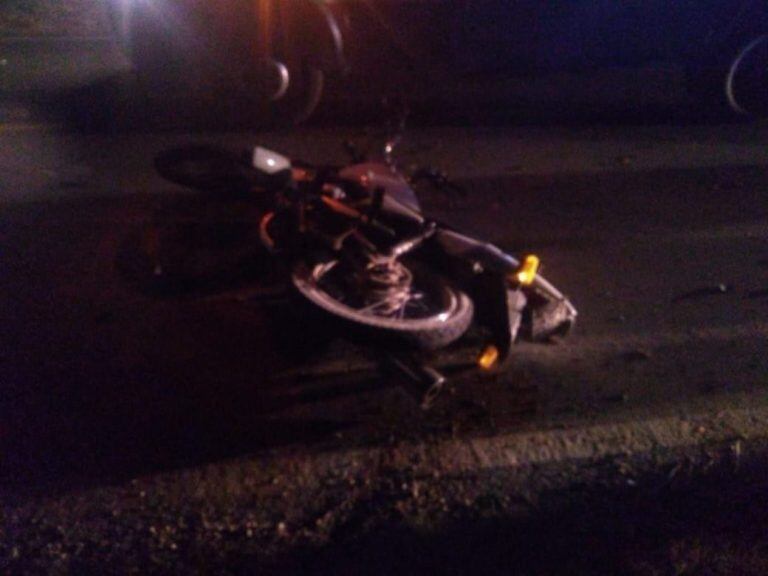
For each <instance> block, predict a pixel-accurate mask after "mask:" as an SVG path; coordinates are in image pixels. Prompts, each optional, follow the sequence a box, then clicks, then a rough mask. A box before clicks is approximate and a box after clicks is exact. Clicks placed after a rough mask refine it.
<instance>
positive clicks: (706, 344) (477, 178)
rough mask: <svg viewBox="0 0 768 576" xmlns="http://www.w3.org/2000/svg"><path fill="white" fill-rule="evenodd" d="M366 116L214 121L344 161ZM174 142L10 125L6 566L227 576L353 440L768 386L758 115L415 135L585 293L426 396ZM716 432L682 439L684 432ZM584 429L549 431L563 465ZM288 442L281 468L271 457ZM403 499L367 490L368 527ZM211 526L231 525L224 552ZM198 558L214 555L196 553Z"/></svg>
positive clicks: (724, 400) (459, 211)
mask: <svg viewBox="0 0 768 576" xmlns="http://www.w3.org/2000/svg"><path fill="white" fill-rule="evenodd" d="M349 135H350V134H347V133H345V134H341V133H339V132H336V131H326V132H318V131H309V132H305V133H301V134H293V135H285V134H274V133H273V134H264V135H254V136H250V135H249V136H244V135H235V136H215V137H211V138H210V139H212V140H215V141H223V142H226V143H230V144H232V145H234V146H238V145H242V144H243V143H246V142H250V141H253V142H264V143H268V144H270V145H273V146H278V147H279V148H281V149H282V150H284V151H286V152H288V153H295V154H297V155H300V156H303V157H305V158H308V159H310V160H312V161H323V160H326V161H334V160H335V161H338V160H339V159H340V152H338V149H339V148H340V147H336V146H335V145H334V144H333V143H334V142H341V141H342V140H343V138H344V137H347V136H349ZM351 135H352V136H355V135H358V136H359V134H354V133H353V134H351ZM195 139H196V140H200V139H201V138H200V137H199V136H197V137H195ZM204 139H205V138H204ZM185 140H187V138H185V137H183V136H162V137H160V136H130V137H124V138H109V137H104V136H98V137H83V136H66V135H60V134H58V133H56V132H48V131H46V130H45V129H30V128H29V127H16V128H13V127H11V128H8V127H6V128H5V130H4V131H3V132H2V133H0V146H2V148H0V167H1V168H2V171H3V173H4V174H5V175H6V176H4V178H3V181H2V183H0V196H1V200H2V203H3V204H2V211H1V212H0V237H2V251H0V269H2V270H3V273H2V275H0V294H1V296H0V316H2V326H3V328H2V329H1V330H0V354H2V379H1V381H0V386H1V387H2V388H1V389H0V395H1V396H2V398H3V401H2V403H0V423H1V424H0V426H1V428H0V451H1V453H2V468H1V469H0V481H1V482H2V484H0V490H2V495H3V500H2V501H3V503H4V512H5V517H6V519H7V525H6V529H5V530H6V531H5V538H4V540H5V541H6V544H5V545H4V546H3V547H2V549H0V554H3V555H4V556H5V561H6V563H7V566H9V567H10V569H15V570H22V569H24V568H25V567H27V568H28V567H31V566H34V567H36V568H37V569H40V570H41V571H46V567H51V566H53V567H56V569H57V570H63V571H66V570H77V569H78V567H85V568H89V569H94V566H97V565H98V562H102V561H106V562H113V563H115V565H123V566H125V565H128V564H130V565H131V566H133V567H134V568H136V569H137V570H140V569H141V568H142V567H145V566H147V565H154V566H155V568H160V569H163V567H165V569H167V570H170V571H174V570H176V569H178V570H181V568H179V566H182V567H183V566H189V565H191V566H197V567H198V568H199V569H201V570H203V571H205V569H206V567H207V568H209V569H214V568H211V567H218V568H221V566H227V567H228V568H230V569H232V570H233V571H234V572H237V566H240V565H239V564H237V562H240V561H241V560H242V558H243V556H242V554H241V553H242V551H243V550H246V549H248V550H249V552H248V554H251V555H258V554H262V553H265V552H264V550H271V549H273V548H270V547H274V546H276V544H275V542H278V543H280V542H282V543H283V544H285V543H287V542H289V541H291V538H290V537H289V536H292V535H293V526H294V525H299V524H302V522H305V520H306V518H305V516H306V515H307V514H309V516H310V517H311V518H313V520H311V522H310V521H309V520H306V522H309V523H311V524H313V526H314V529H316V531H318V532H322V531H323V529H324V526H325V525H324V524H323V522H326V523H330V524H333V522H334V520H333V518H334V517H335V516H334V514H336V513H337V512H338V511H339V510H344V505H343V500H344V495H343V493H344V492H345V491H350V492H354V491H355V490H356V489H357V488H355V482H363V483H364V480H360V478H359V477H355V478H357V479H355V478H352V479H351V480H350V481H351V482H352V483H351V484H349V485H348V486H347V485H346V484H345V482H346V481H347V479H346V476H345V475H344V468H343V467H344V466H345V464H344V462H345V461H344V460H343V459H342V460H341V461H339V460H333V459H334V458H337V457H338V456H334V455H338V454H340V453H344V454H349V453H355V454H366V453H367V452H368V451H370V450H379V449H383V448H382V447H384V448H386V447H392V446H395V447H397V446H403V445H407V446H410V447H412V448H411V449H412V450H415V451H416V452H418V449H419V448H418V447H419V446H424V445H434V444H435V443H450V442H453V441H462V442H470V443H472V442H475V441H476V440H477V439H493V438H495V437H501V436H505V437H510V436H509V435H510V434H511V435H515V434H518V435H519V434H532V435H535V434H541V435H542V438H545V437H546V435H547V434H550V433H551V432H553V431H557V430H568V429H569V428H570V427H572V426H574V427H575V426H584V425H585V424H587V425H595V426H598V425H602V424H604V423H611V424H612V425H616V426H618V427H619V428H618V430H621V426H622V424H623V423H625V422H637V421H643V420H648V419H649V418H662V419H663V418H664V417H665V416H668V415H680V414H687V413H688V412H695V411H696V410H698V409H699V408H700V407H701V406H706V410H707V411H708V413H713V414H716V413H718V411H720V412H722V411H725V410H729V409H731V408H732V407H733V406H735V405H738V406H746V407H750V406H762V405H763V404H764V402H765V393H764V385H765V383H766V381H768V354H766V340H767V339H768V322H766V307H767V306H768V248H766V239H767V238H768V224H767V222H768V202H766V198H765V189H766V184H768V173H767V172H766V164H768V156H766V155H765V153H764V150H765V144H766V141H768V132H766V131H765V129H764V128H763V127H761V126H746V125H731V126H724V127H699V128H697V127H687V128H656V129H649V128H645V129H631V128H627V129H589V130H571V131H569V130H557V129H552V130H546V131H543V130H531V129H528V130H515V129H498V130H478V131H472V130H467V129H455V130H443V131H441V130H432V131H428V132H419V131H415V132H414V133H413V134H412V135H411V137H410V140H409V142H408V143H407V144H406V145H405V146H404V151H403V159H404V162H412V161H428V162H430V163H433V164H436V165H438V166H441V167H445V168H446V169H447V170H448V171H449V172H450V173H451V174H453V175H454V176H455V177H456V178H457V179H459V180H460V181H461V182H462V183H463V184H465V185H466V188H467V190H468V193H467V194H466V195H454V196H446V195H444V194H443V193H438V192H433V193H430V194H428V195H426V196H425V198H424V204H425V209H426V210H427V211H428V212H430V213H431V214H433V215H435V216H438V217H440V218H442V219H445V220H447V221H449V222H450V223H452V224H453V225H455V226H458V227H460V228H462V229H465V230H467V231H469V232H473V233H476V234H478V235H480V236H482V237H485V238H487V239H488V240H491V241H494V242H496V243H498V244H499V245H500V246H503V247H505V248H507V249H509V250H511V251H513V252H516V253H524V252H529V251H533V252H536V253H537V254H539V255H540V256H541V258H542V261H543V262H544V265H545V270H546V272H545V273H546V275H547V276H548V278H549V279H550V280H552V281H553V282H554V283H555V284H556V285H557V286H558V287H560V288H562V289H563V291H564V292H566V293H567V294H568V295H569V296H570V297H571V299H572V300H573V302H574V303H575V304H576V306H577V307H578V308H579V311H580V318H579V325H578V329H577V331H576V333H575V334H574V335H573V337H572V338H569V339H568V340H564V341H561V342H558V343H556V344H552V345H521V346H520V347H519V349H518V350H517V352H516V354H515V357H514V360H513V363H512V365H511V366H510V368H509V370H508V371H506V372H505V373H504V374H502V375H498V376H484V377H483V376H480V375H477V374H476V373H474V372H472V371H470V372H466V373H465V372H461V371H457V370H454V372H456V373H455V374H454V378H453V379H452V380H451V387H450V389H449V390H448V391H447V392H446V393H445V394H444V395H443V396H442V397H441V398H440V399H439V401H438V403H437V405H436V407H435V408H434V409H433V410H432V411H431V412H429V413H423V412H421V411H420V410H419V408H418V406H417V403H416V402H415V400H414V398H413V396H412V394H410V393H409V392H408V391H407V389H406V387H403V386H402V384H403V383H402V382H400V381H398V380H397V379H396V378H395V379H393V378H387V377H383V376H381V375H380V374H378V373H377V372H376V371H375V370H373V367H374V364H375V359H376V353H375V351H372V350H370V349H368V348H365V347H362V346H358V345H357V344H355V343H350V342H348V341H345V340H344V338H343V334H328V332H327V331H326V330H324V326H323V325H321V324H316V323H313V317H312V315H311V314H308V313H307V312H306V311H305V310H304V309H303V308H301V307H300V306H297V305H296V303H295V302H294V301H291V300H285V299H283V298H282V297H281V288H282V282H283V280H282V278H283V277H282V275H281V272H282V271H281V270H280V267H279V264H277V263H275V262H274V261H272V260H270V259H269V258H268V257H267V256H266V255H265V254H263V253H262V252H261V250H259V249H258V246H257V242H256V240H257V238H256V230H255V224H256V222H257V217H258V214H259V213H260V207H259V202H258V201H252V200H249V199H220V198H211V197H205V196H202V195H197V194H192V193H188V192H185V191H183V190H181V189H179V188H177V187H175V186H173V185H170V184H166V183H163V182H162V181H160V180H159V179H158V178H157V177H156V176H154V175H153V174H152V171H151V161H152V157H153V155H154V154H156V153H157V152H158V151H160V150H162V149H164V148H166V147H168V146H170V145H172V144H174V143H178V142H183V141H185ZM476 349H477V343H476V342H472V341H471V339H470V341H469V342H465V343H463V344H462V345H461V346H459V347H457V349H456V350H455V351H453V352H451V353H450V354H449V355H448V356H447V357H446V359H445V362H447V363H448V364H452V365H453V366H454V368H455V366H456V365H457V364H460V363H461V362H462V361H464V360H465V359H467V358H471V357H472V356H473V354H474V353H475V350H476ZM454 372H452V374H453V373H454ZM627 430H629V428H628V429H627ZM686 430H687V429H686ZM700 433H701V431H697V428H696V427H695V426H693V427H691V429H690V430H689V431H685V432H683V435H684V436H686V437H687V436H690V437H691V438H693V440H691V443H692V444H695V443H696V442H697V441H696V439H695V437H696V435H697V434H700ZM617 434H618V436H619V437H621V432H617ZM631 441H632V433H631V432H627V434H626V439H624V440H621V438H619V440H617V442H618V443H619V444H621V443H622V442H625V443H626V444H627V445H629V444H630V443H631ZM542 442H545V443H546V441H545V440H542ZM567 449H568V446H565V445H563V446H559V447H558V446H557V445H554V447H551V450H552V454H551V456H552V458H555V457H556V456H557V454H558V453H559V451H563V450H567ZM601 450H602V448H601V445H600V444H599V443H596V444H595V447H594V451H593V452H594V453H593V456H592V457H593V458H599V457H600V454H601ZM628 450H629V448H628ZM350 451H352V452H350ZM355 451H357V452H355ZM281 458H282V459H287V460H280V459H281ZM361 458H363V460H364V457H361ZM478 458H479V460H480V461H482V460H483V458H484V456H483V455H481V456H480V457H478ZM324 459H327V460H328V461H329V462H333V463H334V464H333V466H331V465H330V464H328V465H327V466H330V467H331V468H333V467H334V466H340V467H342V468H340V469H337V470H336V471H335V472H334V474H337V476H338V479H339V482H340V483H341V487H340V486H339V482H337V483H336V484H334V486H335V487H334V488H333V489H327V490H325V491H323V490H319V491H317V490H315V489H312V490H310V489H309V488H307V487H305V488H306V489H305V490H302V489H301V485H302V482H304V483H306V484H307V486H309V484H311V483H312V481H311V480H309V479H308V478H310V477H312V476H313V470H314V468H313V467H322V465H321V464H319V463H320V462H323V461H324ZM277 460H280V461H282V462H283V465H284V466H287V467H288V468H280V470H282V472H275V468H274V465H273V464H269V463H270V462H275V461H277ZM285 462H288V464H285ZM346 465H348V466H349V469H350V470H353V469H354V470H357V471H360V466H359V465H357V464H355V463H349V462H347V464H346ZM378 466H379V468H377V469H378V470H379V472H380V475H379V476H380V477H385V476H387V472H386V466H384V465H383V464H382V463H381V462H379V464H378ZM382 466H384V468H383V470H384V471H383V472H381V470H382V468H381V467H382ZM328 469H330V468H328ZM285 470H289V471H291V472H288V473H287V475H288V476H289V478H288V479H287V480H286V479H285V474H286V472H285ZM327 471H328V470H326V472H327ZM328 473H329V474H330V472H328ZM443 473H445V471H444V470H441V469H440V466H436V467H435V468H434V469H433V470H431V471H430V475H432V474H433V475H434V477H435V478H439V477H440V475H441V474H443ZM390 476H391V478H389V479H388V480H387V481H388V482H396V479H397V478H398V477H397V475H396V474H394V473H393V474H390ZM393 478H395V479H394V480H393ZM498 478H501V476H499V477H498ZM498 478H497V479H496V480H494V482H501V480H499V479H498ZM281 482H283V483H284V484H281ZM297 483H298V484H297ZM284 485H290V486H291V488H287V487H286V488H285V490H284V491H283V489H282V486H284ZM297 486H298V487H297ZM344 486H347V487H346V488H344ZM358 488H359V485H358ZM413 490H414V488H413V486H412V485H410V484H409V485H408V489H407V491H408V492H409V493H410V492H412V491H413ZM416 490H417V491H418V489H416ZM310 494H312V495H314V497H315V498H319V499H317V500H314V501H310V500H307V499H308V498H309V495H310ZM318 494H319V495H322V497H320V496H318ZM195 495H197V496H195ZM417 496H418V495H416V496H414V498H416V497H417ZM323 498H326V500H323ZM148 499H149V500H151V501H148ZM153 499H154V500H153ZM340 502H341V503H340ZM473 502H475V501H473ZM470 504H471V503H470ZM470 504H467V505H468V506H470V507H471V506H472V505H474V504H471V505H470ZM397 505H398V504H397V503H393V502H389V501H387V502H384V503H380V504H377V505H376V506H374V505H371V506H372V508H370V509H366V508H363V509H362V510H357V509H356V511H355V514H357V516H355V519H354V522H355V523H357V524H356V525H360V524H361V523H362V524H363V525H364V523H365V522H364V521H363V520H361V519H360V517H359V516H360V515H361V514H362V515H363V516H365V514H370V515H371V516H373V515H375V510H378V509H379V507H383V508H387V509H389V508H391V507H393V506H395V507H396V506H397ZM444 505H445V503H444V502H443V503H441V502H440V501H439V500H438V501H430V502H429V503H428V504H425V505H424V506H423V507H422V508H419V507H418V506H416V508H415V509H414V510H412V512H413V515H414V516H413V517H418V514H419V513H420V514H422V515H426V516H429V515H430V514H432V512H431V511H432V510H438V509H441V507H442V506H444ZM417 509H419V510H421V512H418V513H417ZM334 510H335V511H336V512H334V513H332V511H334ZM366 510H367V512H366ZM182 511H183V513H182ZM224 511H228V512H224ZM308 511H311V513H310V512H308ZM324 514H329V515H330V516H328V518H327V519H326V520H323V518H325V516H324ZM435 514H437V513H435ZM437 515H438V516H439V514H437ZM342 516H343V515H342ZM45 518H47V519H48V520H45ZM299 518H303V520H299ZM315 518H316V522H315ZM249 522H250V523H251V524H248V523H249ZM339 522H340V523H341V524H342V525H343V523H344V522H342V521H339ZM211 523H213V524H217V523H219V524H221V525H222V526H224V527H223V528H221V530H219V529H218V528H216V529H215V530H214V529H211V528H210V526H208V524H211ZM213 524H211V525H213ZM302 525H303V524H302ZM190 526H191V527H190ZM335 526H336V528H338V527H339V524H338V523H337V524H336V525H335ZM166 528H167V530H166ZM211 530H213V531H211ZM227 530H229V532H227ZM164 531H165V532H164ZM166 532H167V533H166ZM214 533H215V534H218V536H216V538H224V539H225V540H226V539H227V538H228V536H227V535H226V534H235V533H236V534H237V537H235V536H232V537H231V538H232V540H231V541H229V540H228V541H227V542H229V543H228V544H226V545H222V546H221V547H219V548H217V546H218V545H217V544H216V542H214V541H213V540H209V538H213V536H211V534H214ZM324 533H325V534H337V532H327V531H326V532H324ZM340 533H342V534H343V530H341V531H340ZM222 534H224V535H223V536H222ZM248 534H250V535H248ZM335 537H336V536H328V538H331V540H333V538H335ZM241 538H242V539H243V541H241ZM214 540H215V539H214ZM244 541H247V542H251V543H250V544H243V542H244ZM254 542H255V543H254ZM265 542H267V543H268V544H265ZM248 546H251V548H248ZM83 551H85V552H83ZM189 554H192V555H193V557H195V558H197V560H196V561H195V562H198V563H197V564H194V563H193V564H184V563H183V562H182V561H181V558H182V557H186V558H187V559H188V558H189ZM185 555H186V556H185ZM195 555H196V556H195ZM207 555H210V557H209V556H207ZM206 558H209V560H210V558H214V560H210V562H209V561H208V560H206ZM249 558H251V561H252V560H253V557H252V556H249ZM180 562H181V563H180ZM232 562H234V563H235V564H232ZM222 563H223V564H222ZM248 565H249V566H250V564H248ZM232 566H235V568H232ZM174 567H175V568H174ZM218 568H217V569H218Z"/></svg>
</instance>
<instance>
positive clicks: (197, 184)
mask: <svg viewBox="0 0 768 576" xmlns="http://www.w3.org/2000/svg"><path fill="white" fill-rule="evenodd" d="M155 170H157V173H158V174H160V176H162V177H163V178H165V179H166V180H168V181H169V182H173V183H174V184H179V185H180V186H185V187H187V188H192V189H193V190H200V191H202V192H217V193H226V194H231V195H245V194H248V193H250V192H251V191H252V190H253V187H254V185H255V182H254V180H255V178H254V177H253V176H252V175H249V174H248V169H247V167H246V166H244V165H243V163H242V161H241V159H240V158H239V157H238V156H237V154H234V153H232V152H230V151H228V150H225V149H223V148H218V147H215V146H207V145H195V146H183V147H181V148H172V149H170V150H166V151H165V152H162V153H160V154H159V155H158V156H157V157H156V158H155Z"/></svg>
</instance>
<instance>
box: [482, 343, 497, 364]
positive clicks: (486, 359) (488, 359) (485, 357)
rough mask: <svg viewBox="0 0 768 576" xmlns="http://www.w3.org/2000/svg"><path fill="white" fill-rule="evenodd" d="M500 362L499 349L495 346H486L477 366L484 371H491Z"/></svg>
mask: <svg viewBox="0 0 768 576" xmlns="http://www.w3.org/2000/svg"><path fill="white" fill-rule="evenodd" d="M498 361H499V349H498V348H496V346H494V345H493V344H491V345H489V346H486V347H485V349H484V350H483V353H482V354H480V357H479V358H478V359H477V365H478V366H480V368H482V369H483V370H490V369H491V368H493V367H494V366H495V365H496V363H497V362H498Z"/></svg>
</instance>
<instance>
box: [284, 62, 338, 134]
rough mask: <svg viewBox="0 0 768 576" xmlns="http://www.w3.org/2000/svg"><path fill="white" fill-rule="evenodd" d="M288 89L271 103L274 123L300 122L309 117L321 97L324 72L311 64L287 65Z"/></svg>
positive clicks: (323, 86)
mask: <svg viewBox="0 0 768 576" xmlns="http://www.w3.org/2000/svg"><path fill="white" fill-rule="evenodd" d="M287 70H288V75H289V84H288V90H287V91H286V93H285V94H284V95H283V96H281V98H280V99H279V100H277V102H275V103H274V104H273V108H274V110H273V114H274V117H275V121H276V123H278V124H280V123H288V124H301V123H302V122H305V121H306V120H308V119H309V117H310V116H312V114H313V113H314V111H315V110H316V109H317V107H318V106H319V105H320V101H321V100H322V97H323V89H324V88H325V74H324V73H323V71H322V70H319V69H317V68H315V67H313V66H309V65H303V64H298V65H297V66H295V67H291V66H287Z"/></svg>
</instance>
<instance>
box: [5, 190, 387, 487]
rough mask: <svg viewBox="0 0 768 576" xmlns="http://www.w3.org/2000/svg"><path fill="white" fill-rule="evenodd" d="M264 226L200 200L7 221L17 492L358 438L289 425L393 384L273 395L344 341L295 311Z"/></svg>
mask: <svg viewBox="0 0 768 576" xmlns="http://www.w3.org/2000/svg"><path fill="white" fill-rule="evenodd" d="M253 216H254V211H253V210H252V209H251V210H250V211H249V210H248V209H244V207H243V206H235V205H231V204H230V205H227V204H226V203H222V202H220V201H217V202H209V201H207V200H205V199H200V198H199V197H197V198H191V199H190V198H189V197H182V198H178V197H177V198H175V199H173V198H171V199H168V198H167V197H166V198H164V199H159V198H149V197H143V198H139V197H136V198H130V199H121V200H119V201H106V200H91V201H83V202H78V203H70V202H60V203H49V204H35V205H26V206H23V207H16V208H12V209H9V210H7V211H6V212H5V215H4V216H3V218H2V220H1V221H0V222H1V223H0V227H1V228H0V229H1V230H2V235H3V238H4V246H5V248H4V250H3V253H2V268H3V270H4V273H3V275H2V280H0V286H1V288H2V292H3V297H2V301H3V314H2V315H3V328H2V330H1V331H0V339H1V341H2V347H1V348H2V356H3V362H2V365H3V370H2V372H3V377H2V383H1V384H0V395H2V397H3V401H2V408H0V412H2V417H1V418H0V422H2V425H1V426H2V431H0V446H2V453H3V460H4V465H3V468H2V470H3V472H2V477H1V481H2V483H3V484H6V485H7V486H9V487H15V488H17V489H18V488H23V487H26V488H34V487H35V486H41V485H45V486H48V487H51V486H53V487H61V488H66V487H73V486H76V485H78V484H80V483H92V482H103V481H105V480H109V479H116V478H120V477H126V476H128V477H131V476H133V475H137V474H141V473H145V472H149V471H156V470H161V469H167V468H173V467H178V466H185V465H191V464H195V463H200V462H205V461H210V460H217V459H221V458H225V457H228V456H234V455H238V454H243V453H247V452H250V451H254V450H260V449H264V448H271V447H275V446H281V445H284V444H292V443H307V442H312V443H314V442H319V441H323V440H324V439H327V438H329V437H332V435H333V434H334V433H337V432H339V431H341V430H344V429H345V428H346V427H347V426H349V425H350V422H347V421H345V420H344V419H335V420H334V419H330V418H328V419H327V418H324V417H323V416H321V415H320V414H314V415H310V416H309V417H306V418H302V419H301V421H300V422H298V421H296V422H294V421H292V419H291V418H290V417H288V418H281V417H279V416H275V415H276V414H279V413H281V412H285V411H286V410H289V409H291V408H294V407H296V406H300V405H301V404H305V403H312V402H317V401H318V400H320V399H323V398H326V399H327V398H328V397H343V396H345V395H350V394H355V393H359V391H360V390H361V389H363V390H365V389H366V388H368V389H370V387H371V386H372V385H373V386H377V385H380V383H378V384H377V383H372V384H369V385H367V386H361V385H359V384H358V385H353V384H350V385H348V386H344V385H338V384H337V385H336V386H334V387H333V388H331V389H329V390H315V391H313V390H300V391H299V392H300V393H297V392H296V391H295V390H290V389H288V387H287V386H286V384H285V383H282V384H281V383H275V382H273V381H272V376H273V375H274V374H276V373H278V372H279V371H280V370H284V369H286V368H290V367H293V366H294V365H295V364H296V363H297V362H298V360H299V359H302V360H306V359H307V358H311V357H312V356H313V355H316V354H319V353H321V352H322V351H323V350H324V349H325V348H326V347H327V345H328V344H329V343H330V342H331V341H332V339H333V335H332V334H330V333H329V331H328V330H327V329H326V327H324V326H322V324H318V323H315V322H312V321H309V320H308V317H307V314H310V312H309V311H307V310H306V309H304V308H303V307H301V306H297V302H295V301H293V300H291V299H290V297H282V295H284V292H285V286H284V285H281V284H280V283H279V281H278V280H277V278H278V277H279V274H278V272H279V271H278V270H276V269H275V264H274V262H273V261H271V260H267V259H266V254H263V253H262V252H261V251H260V250H259V249H258V243H257V242H254V234H255V227H256V226H255V224H256V222H258V220H256V219H255V218H253Z"/></svg>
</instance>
